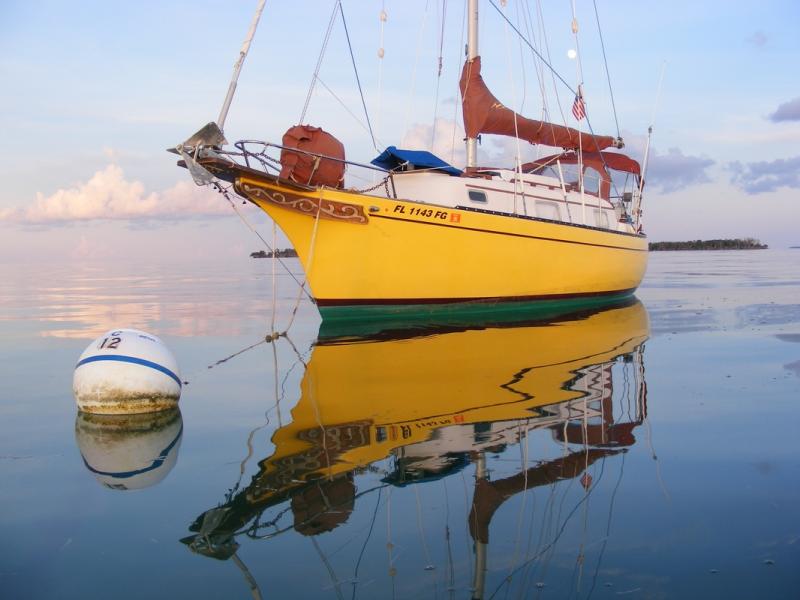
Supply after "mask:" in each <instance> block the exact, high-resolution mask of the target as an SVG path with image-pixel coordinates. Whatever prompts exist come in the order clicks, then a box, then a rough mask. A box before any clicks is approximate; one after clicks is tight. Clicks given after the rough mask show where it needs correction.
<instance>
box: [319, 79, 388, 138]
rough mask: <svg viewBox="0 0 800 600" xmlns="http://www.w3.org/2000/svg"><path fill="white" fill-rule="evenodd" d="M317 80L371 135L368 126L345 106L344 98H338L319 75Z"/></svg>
mask: <svg viewBox="0 0 800 600" xmlns="http://www.w3.org/2000/svg"><path fill="white" fill-rule="evenodd" d="M317 81H319V82H320V84H322V87H324V88H325V89H326V90H327V92H328V93H329V94H330V95H331V96H333V98H334V100H336V101H337V102H338V103H339V104H340V105H341V106H342V108H343V109H345V110H346V111H347V114H349V115H350V116H351V117H353V119H355V121H356V123H358V124H359V125H361V127H362V128H363V129H364V131H366V132H367V133H369V134H370V135H372V131H371V129H370V128H369V127H367V126H366V125H365V124H364V122H363V121H362V120H361V119H359V118H358V115H356V114H355V113H354V112H353V111H352V110H350V108H349V107H348V106H347V104H345V102H344V100H342V99H341V98H339V96H337V95H336V92H334V91H333V90H332V89H331V88H330V87H328V85H327V84H326V83H325V82H324V81H322V79H320V78H319V76H317ZM378 141H380V140H378ZM374 142H375V138H374V137H373V143H374Z"/></svg>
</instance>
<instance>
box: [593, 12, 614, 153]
mask: <svg viewBox="0 0 800 600" xmlns="http://www.w3.org/2000/svg"><path fill="white" fill-rule="evenodd" d="M592 4H594V16H595V21H597V33H598V34H599V36H600V48H602V50H603V64H604V65H605V67H606V79H608V93H609V94H610V95H611V109H612V111H613V112H614V123H615V124H616V126H617V137H621V135H620V132H619V120H617V105H616V104H615V103H614V90H613V88H612V87H611V71H609V70H608V59H606V45H605V42H604V41H603V30H602V29H601V28H600V14H599V13H598V12H597V0H592Z"/></svg>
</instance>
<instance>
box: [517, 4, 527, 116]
mask: <svg viewBox="0 0 800 600" xmlns="http://www.w3.org/2000/svg"><path fill="white" fill-rule="evenodd" d="M516 6H517V23H519V22H520V21H522V20H523V19H521V18H520V8H519V7H520V5H519V3H517V5H516ZM519 64H520V66H521V67H522V68H521V69H520V71H521V74H522V101H521V102H520V103H519V110H520V113H522V112H523V111H524V109H525V101H526V100H527V99H528V78H527V77H526V75H525V52H524V51H523V46H522V40H519Z"/></svg>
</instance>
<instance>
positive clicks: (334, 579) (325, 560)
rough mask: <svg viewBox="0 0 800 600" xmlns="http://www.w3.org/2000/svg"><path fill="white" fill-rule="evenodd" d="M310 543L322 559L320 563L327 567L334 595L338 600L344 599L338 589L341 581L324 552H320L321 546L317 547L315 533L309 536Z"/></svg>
mask: <svg viewBox="0 0 800 600" xmlns="http://www.w3.org/2000/svg"><path fill="white" fill-rule="evenodd" d="M311 543H312V544H314V548H315V549H316V551H317V554H319V557H320V559H321V560H322V564H324V565H325V568H326V569H328V576H329V577H330V578H331V581H332V582H333V587H334V588H335V589H336V596H337V597H338V598H339V600H344V596H343V595H342V590H341V589H340V588H341V585H342V583H341V582H340V581H339V578H338V577H336V573H335V572H334V570H333V566H332V565H331V563H330V562H329V561H328V557H327V556H325V554H324V553H323V552H322V548H320V547H319V544H318V543H317V536H315V535H312V536H311Z"/></svg>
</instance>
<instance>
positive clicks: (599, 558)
mask: <svg viewBox="0 0 800 600" xmlns="http://www.w3.org/2000/svg"><path fill="white" fill-rule="evenodd" d="M624 473H625V453H623V454H622V464H621V465H620V468H619V477H617V483H616V484H615V485H614V491H613V492H612V493H611V502H610V504H609V507H608V521H607V523H606V535H605V538H604V539H603V545H602V547H601V548H600V553H599V554H598V556H597V566H596V567H595V570H594V576H593V577H592V587H591V588H589V593H588V594H587V596H586V600H589V598H591V597H592V593H593V592H594V588H595V586H596V585H597V576H598V575H599V574H600V564H601V563H602V561H603V555H604V554H605V551H606V546H607V545H608V540H609V538H610V537H611V518H612V516H613V515H614V501H615V500H616V497H617V491H619V486H620V483H622V475H623V474H624Z"/></svg>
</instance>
